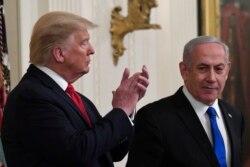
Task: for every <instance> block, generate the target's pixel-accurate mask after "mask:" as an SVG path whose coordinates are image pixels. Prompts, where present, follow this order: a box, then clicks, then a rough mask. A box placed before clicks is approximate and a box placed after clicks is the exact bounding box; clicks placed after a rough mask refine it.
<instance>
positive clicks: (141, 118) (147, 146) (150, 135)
mask: <svg viewBox="0 0 250 167" xmlns="http://www.w3.org/2000/svg"><path fill="white" fill-rule="evenodd" d="M151 112H152V111H149V112H148V111H147V110H146V109H145V108H144V109H141V110H139V111H138V114H137V115H136V117H135V134H134V140H133V142H132V147H131V149H130V152H129V156H128V161H127V167H152V166H154V167H158V166H162V165H161V163H162V157H163V154H164V153H163V152H164V149H163V145H162V137H161V132H160V130H159V128H158V127H157V124H156V122H157V121H156V120H154V118H153V117H152V116H151V114H150V113H151Z"/></svg>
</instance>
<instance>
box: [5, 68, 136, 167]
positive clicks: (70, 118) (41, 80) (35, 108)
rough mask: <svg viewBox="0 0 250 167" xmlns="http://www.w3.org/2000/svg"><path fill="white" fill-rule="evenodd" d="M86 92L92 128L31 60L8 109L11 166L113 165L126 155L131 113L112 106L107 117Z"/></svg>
mask: <svg viewBox="0 0 250 167" xmlns="http://www.w3.org/2000/svg"><path fill="white" fill-rule="evenodd" d="M81 97H82V100H83V102H84V104H85V106H86V108H87V112H88V113H89V115H90V119H91V121H92V122H93V124H94V127H93V128H92V129H90V128H89V127H88V125H87V124H86V122H85V121H84V119H83V117H82V115H81V112H80V111H79V110H78V108H77V107H76V106H75V105H74V103H73V102H72V100H71V99H70V97H69V96H68V95H67V94H66V93H65V92H64V90H62V89H61V87H59V86H58V85H57V84H56V83H55V82H54V81H53V80H52V79H51V78H50V77H49V76H48V75H46V74H45V73H44V72H42V71H41V70H39V69H38V68H36V67H35V66H34V65H30V67H29V68H28V70H27V73H26V74H25V75H24V77H23V78H22V80H21V81H20V83H19V84H18V85H17V87H16V88H15V89H14V90H13V91H12V92H11V93H10V94H9V97H8V100H7V104H6V107H5V110H4V117H3V125H2V141H3V147H4V152H5V156H6V161H7V165H8V167H85V166H86V167H112V166H113V161H119V160H121V159H122V158H123V157H124V156H125V155H126V153H127V151H128V146H129V139H130V138H131V136H132V132H133V127H132V126H131V123H130V121H129V119H128V117H127V115H126V114H125V113H124V112H123V111H122V110H120V109H113V110H112V111H111V112H109V113H108V114H107V115H106V116H105V117H103V118H102V117H101V116H100V114H99V113H98V111H97V109H96V107H95V106H94V105H93V103H92V102H91V101H90V100H89V99H87V98H86V97H84V96H82V95H81Z"/></svg>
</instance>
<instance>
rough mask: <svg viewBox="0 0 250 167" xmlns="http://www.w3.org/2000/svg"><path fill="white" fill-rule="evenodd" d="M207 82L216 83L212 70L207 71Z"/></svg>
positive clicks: (214, 73)
mask: <svg viewBox="0 0 250 167" xmlns="http://www.w3.org/2000/svg"><path fill="white" fill-rule="evenodd" d="M208 80H209V81H210V82H213V81H216V72H215V71H214V69H211V70H209V72H208Z"/></svg>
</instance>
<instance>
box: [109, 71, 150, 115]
mask: <svg viewBox="0 0 250 167" xmlns="http://www.w3.org/2000/svg"><path fill="white" fill-rule="evenodd" d="M129 74H130V72H129V69H128V68H126V69H125V70H124V72H123V76H122V80H121V83H120V85H119V87H118V88H117V89H116V91H114V92H113V100H112V105H113V107H114V108H121V109H122V110H124V112H125V113H126V114H127V115H130V114H131V113H132V112H133V110H134V108H135V106H136V104H137V102H138V101H139V100H140V99H141V98H142V97H143V96H144V95H145V93H146V90H147V87H148V85H149V81H148V78H149V74H148V70H147V68H146V66H143V67H142V71H141V72H137V73H135V74H133V76H131V77H129Z"/></svg>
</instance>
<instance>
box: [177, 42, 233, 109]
mask: <svg viewBox="0 0 250 167" xmlns="http://www.w3.org/2000/svg"><path fill="white" fill-rule="evenodd" d="M192 53H193V55H192V58H191V66H190V67H188V66H187V65H186V64H184V63H183V62H181V63H180V71H181V74H182V77H183V80H184V83H185V85H186V87H187V89H188V91H189V92H190V93H191V95H192V96H193V97H194V98H195V99H196V100H198V101H200V102H202V103H204V104H207V105H211V104H213V103H214V101H215V100H216V99H217V98H218V96H219V95H220V94H221V92H222V91H223V89H224V86H225V83H226V80H227V77H228V73H229V70H230V66H231V64H230V63H228V62H227V60H226V55H225V51H224V49H223V47H222V46H221V45H219V44H217V43H204V44H200V45H197V46H196V47H195V48H194V49H193V52H192Z"/></svg>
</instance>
